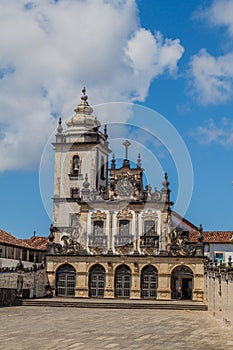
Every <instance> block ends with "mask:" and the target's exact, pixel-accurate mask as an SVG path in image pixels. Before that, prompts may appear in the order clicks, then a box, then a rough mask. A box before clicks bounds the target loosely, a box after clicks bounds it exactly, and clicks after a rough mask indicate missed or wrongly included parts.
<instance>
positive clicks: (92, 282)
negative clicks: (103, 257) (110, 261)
mask: <svg viewBox="0 0 233 350" xmlns="http://www.w3.org/2000/svg"><path fill="white" fill-rule="evenodd" d="M104 286H105V269H104V268H103V266H101V265H95V266H93V267H92V268H91V270H90V272H89V296H90V297H91V298H103V297H104Z"/></svg>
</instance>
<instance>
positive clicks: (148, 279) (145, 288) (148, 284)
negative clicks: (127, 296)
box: [141, 265, 158, 299]
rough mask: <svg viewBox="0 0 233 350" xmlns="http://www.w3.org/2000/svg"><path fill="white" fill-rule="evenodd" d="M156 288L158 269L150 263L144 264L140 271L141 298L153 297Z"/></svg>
mask: <svg viewBox="0 0 233 350" xmlns="http://www.w3.org/2000/svg"><path fill="white" fill-rule="evenodd" d="M157 288H158V271H157V270H156V268H155V267H153V266H152V265H148V266H145V267H144V268H143V269H142V273H141V298H145V299H146V298H147V299H155V298H156V297H157Z"/></svg>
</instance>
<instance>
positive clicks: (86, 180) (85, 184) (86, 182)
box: [83, 174, 90, 189]
mask: <svg viewBox="0 0 233 350" xmlns="http://www.w3.org/2000/svg"><path fill="white" fill-rule="evenodd" d="M89 186H90V184H89V182H88V175H87V174H86V175H85V181H84V182H83V187H84V188H86V189H88V188H89Z"/></svg>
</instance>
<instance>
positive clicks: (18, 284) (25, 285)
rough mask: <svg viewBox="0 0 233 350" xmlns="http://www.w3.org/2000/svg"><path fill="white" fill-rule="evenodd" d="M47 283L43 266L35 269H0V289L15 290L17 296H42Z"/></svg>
mask: <svg viewBox="0 0 233 350" xmlns="http://www.w3.org/2000/svg"><path fill="white" fill-rule="evenodd" d="M47 284H48V279H47V275H46V271H45V268H44V266H40V267H37V268H36V269H35V268H24V269H21V270H18V269H17V268H3V269H0V290H5V289H6V290H8V291H9V290H15V291H17V296H18V297H23V298H42V297H44V296H45V286H46V285H47ZM2 293H4V292H2ZM2 295H3V294H2ZM0 300H1V298H0ZM0 302H1V301H0Z"/></svg>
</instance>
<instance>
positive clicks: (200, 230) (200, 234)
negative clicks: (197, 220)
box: [197, 224, 204, 243]
mask: <svg viewBox="0 0 233 350" xmlns="http://www.w3.org/2000/svg"><path fill="white" fill-rule="evenodd" d="M198 231H199V234H198V237H197V239H198V242H200V243H202V241H203V239H204V237H203V228H202V224H200V226H199V228H198Z"/></svg>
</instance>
